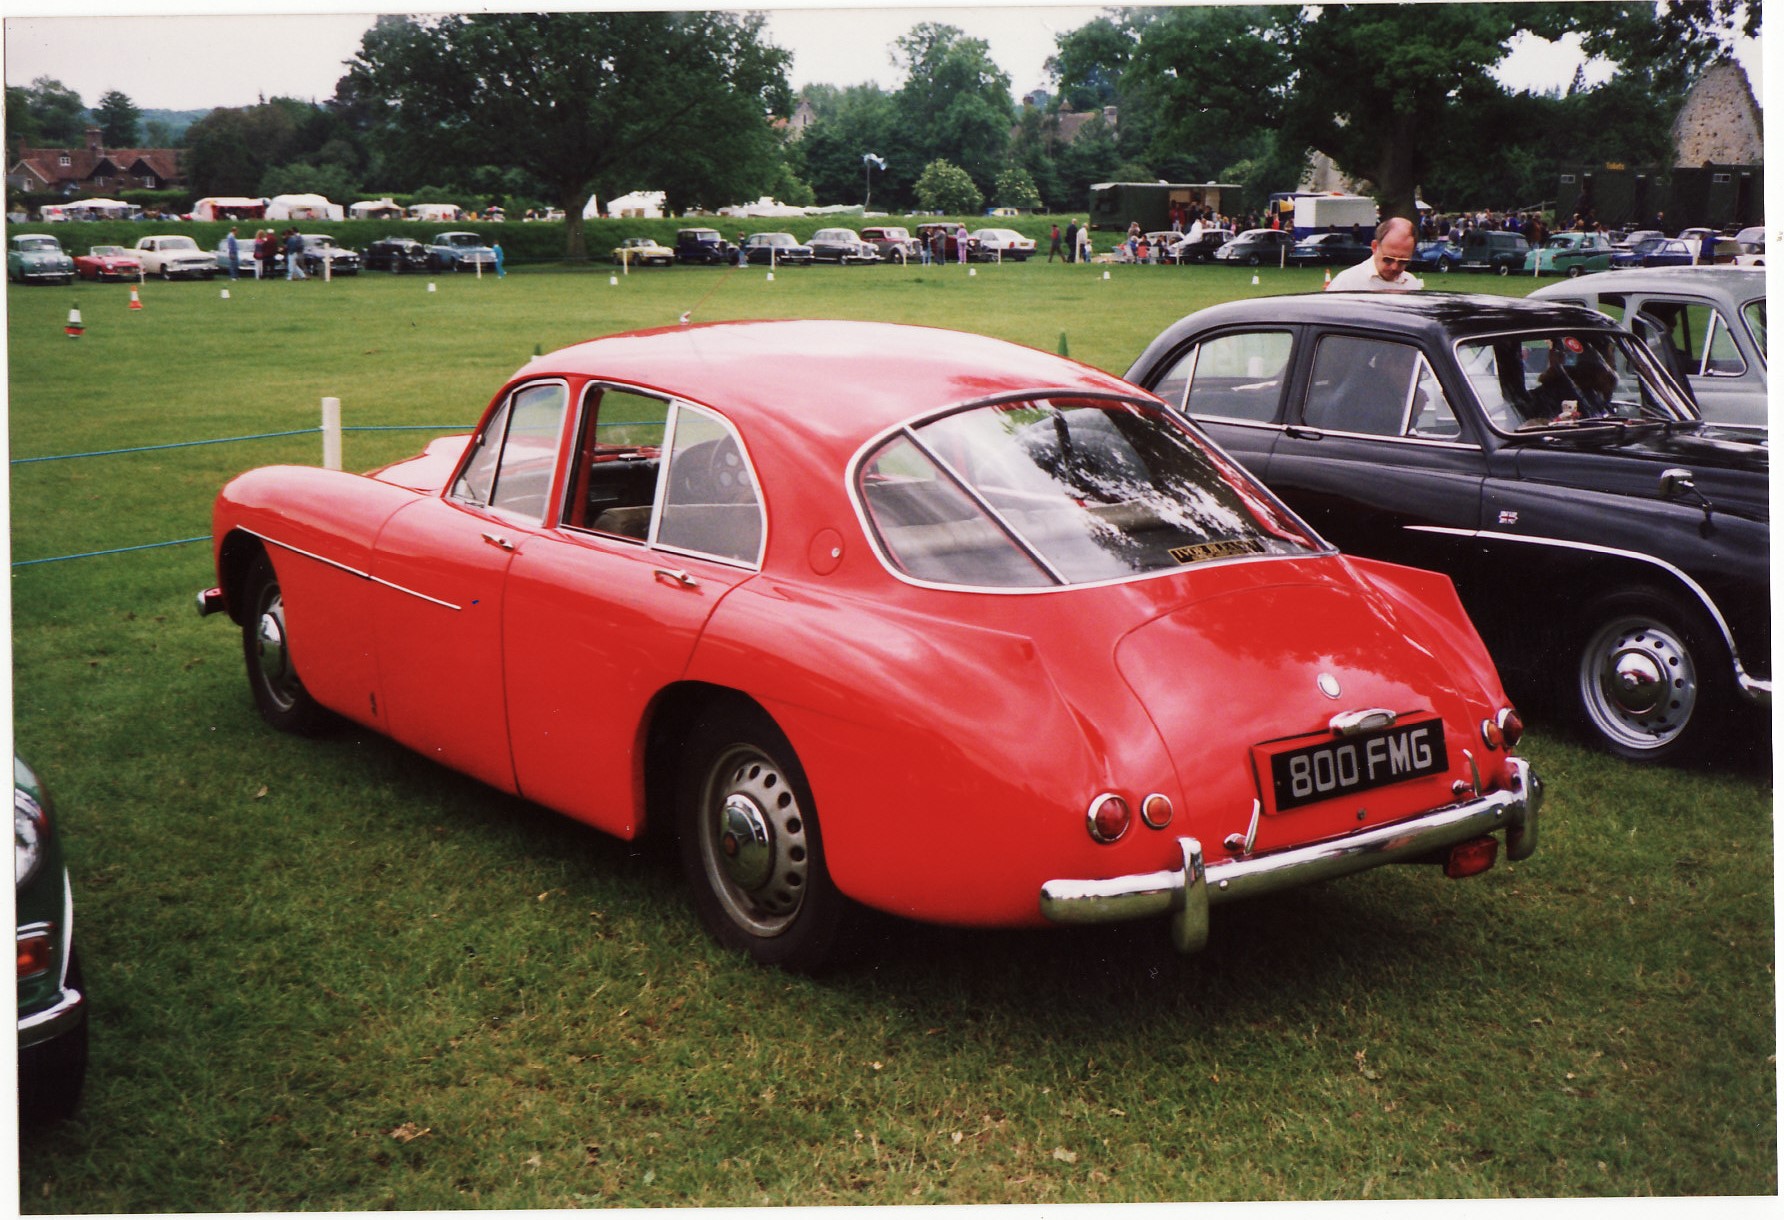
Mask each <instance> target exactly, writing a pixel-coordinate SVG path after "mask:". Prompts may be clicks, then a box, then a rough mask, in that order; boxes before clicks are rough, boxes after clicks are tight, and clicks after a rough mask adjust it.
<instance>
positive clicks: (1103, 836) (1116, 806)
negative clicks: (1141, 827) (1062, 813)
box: [1090, 792, 1134, 843]
mask: <svg viewBox="0 0 1784 1220" xmlns="http://www.w3.org/2000/svg"><path fill="white" fill-rule="evenodd" d="M1133 820H1134V815H1133V810H1131V809H1129V808H1128V807H1127V802H1126V801H1124V800H1122V799H1121V798H1120V797H1118V796H1116V795H1115V794H1114V793H1113V792H1105V793H1103V794H1102V795H1101V796H1099V797H1097V798H1096V799H1095V800H1094V801H1092V802H1090V837H1091V838H1093V839H1095V840H1096V841H1097V842H1098V843H1113V842H1114V841H1115V840H1116V839H1119V838H1120V837H1121V836H1122V835H1124V834H1126V833H1127V828H1128V827H1129V826H1130V825H1132V824H1133Z"/></svg>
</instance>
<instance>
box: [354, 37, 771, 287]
mask: <svg viewBox="0 0 1784 1220" xmlns="http://www.w3.org/2000/svg"><path fill="white" fill-rule="evenodd" d="M789 62H790V56H789V55H788V53H787V52H786V51H783V50H781V49H779V48H777V47H773V46H770V45H768V44H766V43H765V42H763V40H762V18H761V17H760V16H759V15H755V14H740V13H731V12H690V13H660V12H630V13H626V12H599V11H598V12H549V13H514V14H505V13H479V14H456V15H450V16H443V17H433V18H425V19H411V18H407V17H388V16H387V17H382V18H380V19H379V20H378V22H377V24H376V25H374V26H373V27H372V29H370V30H369V31H367V33H366V35H365V37H364V39H363V40H362V41H361V44H360V49H359V53H358V54H357V55H356V56H355V57H354V59H353V60H352V61H351V64H350V65H349V69H348V74H347V77H346V78H345V80H344V81H343V82H342V87H341V88H339V89H337V92H336V97H337V99H338V100H344V101H350V102H351V103H352V104H353V105H355V106H356V107H361V108H364V110H365V111H366V112H368V113H369V116H370V123H371V131H372V133H373V135H374V138H375V139H376V140H377V141H378V143H379V144H380V145H381V146H382V152H383V154H384V156H385V158H386V160H390V159H395V158H401V159H405V160H410V161H412V162H413V163H416V164H428V165H432V166H434V167H445V168H447V169H449V170H456V169H459V168H461V167H465V166H473V165H480V164H486V163H492V162H494V163H500V164H504V165H508V166H512V167H516V168H519V169H522V170H525V171H526V172H528V173H529V174H532V175H533V176H535V177H536V178H538V179H539V181H540V182H541V183H543V184H544V185H546V186H547V187H549V188H550V190H551V192H552V194H553V196H554V197H555V198H556V200H557V204H558V206H559V207H561V208H563V210H564V215H565V217H566V222H567V223H566V224H565V229H566V252H567V254H568V255H569V257H571V258H584V257H587V247H586V241H585V238H584V235H583V228H582V207H583V203H584V201H585V200H586V199H587V198H588V196H589V194H590V193H591V192H594V193H598V194H600V195H601V196H603V197H605V196H608V195H613V194H623V193H624V192H625V191H627V190H632V189H636V188H637V187H639V186H640V185H643V184H645V183H649V184H650V185H651V186H652V187H654V188H656V189H661V190H663V191H665V192H666V193H667V195H668V198H669V201H670V205H671V207H672V209H674V208H678V207H680V206H683V205H685V204H687V203H690V202H702V203H706V204H709V205H713V206H716V205H717V204H719V203H721V202H726V201H729V200H731V199H736V198H743V197H748V196H751V195H754V194H758V193H760V192H761V190H762V188H763V187H764V186H766V185H767V184H768V183H769V182H770V181H772V179H773V178H774V176H775V174H776V173H777V171H778V169H779V166H780V156H779V150H778V145H777V142H776V138H775V135H774V133H773V131H772V129H771V128H770V127H769V122H768V119H769V116H770V115H771V114H773V113H783V114H784V113H786V112H787V111H789V110H790V109H791V101H792V98H791V91H790V90H789V89H788V87H787V82H786V70H787V66H788V64H789Z"/></svg>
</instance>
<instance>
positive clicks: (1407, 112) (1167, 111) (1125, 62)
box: [1052, 0, 1760, 216]
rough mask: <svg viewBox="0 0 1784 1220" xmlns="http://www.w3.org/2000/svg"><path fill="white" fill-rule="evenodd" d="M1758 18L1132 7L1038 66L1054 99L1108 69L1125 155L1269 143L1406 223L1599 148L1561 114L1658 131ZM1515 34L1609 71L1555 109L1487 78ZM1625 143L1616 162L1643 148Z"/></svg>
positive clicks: (1675, 10)
mask: <svg viewBox="0 0 1784 1220" xmlns="http://www.w3.org/2000/svg"><path fill="white" fill-rule="evenodd" d="M1759 20H1760V5H1759V3H1758V2H1757V0H1659V3H1655V2H1654V0H1638V2H1636V3H1621V4H1616V3H1573V4H1520V3H1510V4H1506V3H1471V4H1323V5H1271V6H1257V7H1240V6H1186V7H1176V8H1139V9H1127V10H1118V11H1117V12H1116V14H1115V15H1114V16H1113V17H1111V18H1110V19H1109V20H1108V22H1107V23H1106V24H1105V25H1104V26H1101V27H1098V28H1095V29H1092V28H1090V27H1086V30H1085V32H1084V33H1083V34H1082V36H1078V35H1077V34H1073V35H1067V36H1066V37H1063V38H1061V40H1060V54H1059V55H1058V56H1056V57H1055V60H1054V61H1053V63H1052V67H1053V69H1054V71H1055V73H1056V75H1057V77H1058V79H1059V81H1060V84H1061V87H1062V89H1073V88H1082V87H1088V86H1097V85H1100V84H1101V83H1103V82H1106V81H1107V80H1108V79H1109V78H1110V77H1111V75H1113V76H1115V78H1116V79H1117V80H1118V82H1119V93H1120V104H1121V119H1122V128H1123V132H1124V143H1123V150H1124V152H1127V153H1129V154H1130V155H1133V154H1134V153H1136V152H1138V151H1139V150H1137V149H1134V148H1132V147H1131V146H1130V145H1131V142H1132V140H1133V139H1134V138H1135V137H1136V136H1139V137H1143V138H1144V139H1145V141H1146V143H1147V148H1146V149H1145V155H1147V156H1148V157H1149V158H1150V159H1152V160H1159V159H1161V158H1162V157H1163V156H1164V155H1165V154H1166V153H1167V152H1168V151H1171V150H1183V151H1185V152H1187V153H1188V154H1189V155H1191V156H1192V157H1199V158H1202V159H1204V161H1205V162H1206V164H1205V165H1203V166H1199V167H1196V168H1198V169H1204V170H1206V171H1207V172H1210V173H1220V172H1223V171H1221V170H1220V169H1218V168H1217V167H1219V166H1222V165H1227V164H1232V163H1233V162H1234V161H1235V160H1237V159H1239V158H1254V157H1258V156H1260V155H1264V154H1263V153H1261V152H1260V149H1259V148H1258V146H1257V142H1258V141H1259V140H1260V139H1261V138H1262V137H1265V136H1267V137H1268V142H1269V144H1270V145H1271V148H1270V149H1269V150H1268V154H1267V156H1268V160H1267V164H1268V165H1270V166H1273V167H1285V166H1291V165H1293V164H1298V163H1299V161H1300V159H1301V155H1302V153H1303V152H1304V150H1308V149H1312V150H1317V151H1319V152H1323V153H1325V154H1327V155H1328V156H1330V157H1331V158H1332V160H1333V161H1334V162H1335V163H1336V164H1337V165H1338V166H1339V168H1340V169H1341V170H1343V171H1344V172H1345V173H1347V174H1349V175H1351V176H1353V177H1357V178H1361V179H1366V180H1367V181H1368V182H1369V183H1371V184H1372V185H1373V187H1374V190H1375V193H1376V195H1377V197H1378V198H1379V199H1380V201H1381V203H1382V206H1383V209H1384V211H1388V212H1392V213H1398V214H1400V215H1406V216H1410V215H1412V214H1413V211H1412V209H1413V206H1414V197H1415V195H1416V193H1417V191H1418V188H1419V187H1420V186H1427V187H1428V186H1431V185H1433V184H1434V183H1438V182H1444V181H1448V182H1449V183H1451V184H1453V185H1457V186H1462V185H1464V184H1466V185H1467V186H1468V187H1469V188H1470V189H1473V190H1493V191H1496V192H1499V193H1505V192H1507V191H1511V190H1515V189H1520V188H1519V187H1517V186H1514V185H1513V179H1514V178H1515V179H1516V181H1517V182H1519V183H1522V184H1523V189H1528V186H1529V181H1530V177H1531V174H1530V173H1529V172H1524V173H1516V172H1515V171H1516V170H1517V168H1518V167H1519V166H1520V165H1522V166H1524V167H1525V169H1526V170H1529V169H1530V167H1532V166H1534V165H1535V164H1536V163H1538V162H1541V161H1550V162H1552V161H1553V160H1554V158H1555V156H1556V155H1558V154H1557V151H1556V150H1557V149H1559V148H1560V147H1561V146H1562V145H1563V144H1565V145H1567V146H1568V147H1567V149H1566V154H1567V155H1566V158H1565V159H1567V160H1580V159H1587V158H1586V155H1585V154H1586V153H1587V152H1588V149H1587V148H1586V147H1585V143H1592V144H1597V143H1598V141H1596V140H1589V141H1582V139H1581V138H1579V137H1581V136H1590V135H1591V134H1592V133H1591V132H1584V133H1582V132H1580V131H1578V130H1577V127H1578V125H1576V124H1571V123H1567V122H1566V121H1565V120H1566V119H1567V118H1568V117H1569V116H1570V115H1572V114H1574V113H1580V114H1586V113H1592V112H1596V113H1597V114H1598V115H1599V117H1600V119H1601V120H1602V119H1603V118H1605V117H1608V116H1609V115H1611V114H1618V113H1622V114H1631V115H1639V117H1638V118H1632V120H1631V124H1632V125H1636V126H1639V125H1642V124H1645V126H1646V127H1649V128H1654V129H1656V130H1658V131H1659V132H1660V133H1661V134H1662V135H1664V131H1665V128H1666V126H1667V122H1668V121H1667V120H1666V119H1663V118H1661V117H1660V116H1661V115H1662V114H1664V113H1667V112H1668V111H1669V110H1674V109H1676V105H1677V100H1678V98H1679V97H1680V96H1681V95H1682V92H1683V90H1684V88H1685V87H1686V86H1687V85H1688V84H1689V82H1690V81H1691V80H1692V79H1694V78H1695V76H1696V75H1697V74H1698V73H1700V72H1701V71H1702V70H1703V68H1705V67H1706V66H1708V64H1709V63H1710V62H1712V61H1713V60H1714V59H1715V58H1716V57H1717V56H1719V55H1721V54H1724V53H1726V48H1727V46H1728V45H1729V43H1730V42H1731V40H1732V38H1733V37H1734V36H1735V35H1736V34H1737V33H1747V34H1753V33H1755V32H1756V31H1757V28H1758V23H1759ZM1093 25H1095V23H1093ZM1524 34H1529V35H1534V36H1536V37H1540V38H1547V39H1558V38H1561V37H1563V36H1565V35H1569V34H1573V35H1577V36H1579V38H1580V40H1581V43H1582V46H1583V47H1584V49H1585V50H1586V51H1587V52H1588V53H1589V54H1593V55H1600V56H1603V57H1604V58H1605V59H1606V60H1607V61H1609V62H1611V63H1613V64H1614V65H1616V68H1617V73H1616V75H1615V76H1614V77H1613V80H1612V82H1611V83H1609V84H1606V85H1601V86H1598V87H1597V89H1586V90H1579V91H1576V92H1575V93H1570V94H1569V95H1568V97H1567V98H1566V99H1561V98H1554V99H1544V98H1541V97H1538V96H1536V95H1532V94H1529V93H1520V92H1518V91H1517V90H1514V89H1512V88H1509V87H1507V86H1506V85H1505V84H1504V83H1503V82H1502V81H1501V80H1500V79H1499V78H1498V76H1497V69H1498V68H1499V67H1500V65H1501V64H1503V63H1504V62H1505V60H1506V58H1507V57H1508V56H1509V55H1510V53H1511V51H1512V49H1513V47H1514V46H1515V45H1516V41H1517V39H1518V38H1519V36H1520V35H1524ZM1637 82H1639V83H1637ZM1599 91H1604V93H1605V97H1604V98H1603V99H1602V100H1603V102H1604V103H1606V104H1603V105H1600V104H1598V102H1599V101H1600V99H1597V98H1594V97H1592V96H1591V95H1592V94H1594V93H1597V92H1599ZM1612 99H1615V103H1616V104H1615V105H1610V104H1609V103H1610V102H1611V101H1612ZM1545 101H1548V102H1551V103H1555V104H1551V105H1543V104H1541V103H1543V102H1545ZM1562 101H1566V102H1567V103H1568V105H1566V106H1559V105H1558V104H1559V103H1560V102H1562ZM1643 103H1646V104H1645V106H1644V105H1643ZM1632 108H1633V109H1632ZM1570 129H1572V130H1570ZM1626 130H1627V129H1626ZM1624 140H1625V143H1626V144H1628V145H1629V146H1628V147H1626V148H1625V149H1624V155H1625V156H1627V157H1630V158H1633V157H1637V156H1640V155H1643V154H1645V153H1646V152H1648V151H1649V148H1648V144H1649V143H1650V142H1649V141H1635V142H1633V143H1632V142H1630V141H1629V140H1628V138H1627V136H1625V137H1624ZM1636 144H1640V145H1641V146H1640V147H1637V146H1635V145H1636ZM1591 151H1596V149H1593V150H1591ZM1483 171H1500V172H1497V173H1496V174H1495V173H1494V172H1483ZM1508 171H1509V172H1508ZM1197 176H1198V177H1199V176H1200V175H1199V174H1198V175H1197ZM1551 180H1552V179H1551ZM1294 185H1295V183H1293V182H1291V181H1283V182H1280V183H1277V184H1275V185H1274V188H1273V189H1289V188H1292V187H1293V186H1294ZM1463 202H1468V201H1466V200H1465V201H1463ZM1492 202H1493V203H1494V204H1495V205H1496V206H1504V205H1505V204H1507V203H1511V202H1514V200H1511V199H1498V200H1494V201H1492ZM1515 202H1517V203H1524V202H1527V201H1526V200H1523V199H1517V200H1515Z"/></svg>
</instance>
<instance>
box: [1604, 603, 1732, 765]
mask: <svg viewBox="0 0 1784 1220" xmlns="http://www.w3.org/2000/svg"><path fill="white" fill-rule="evenodd" d="M1581 621H1582V622H1583V623H1585V624H1586V626H1585V629H1584V631H1583V633H1582V635H1581V636H1580V637H1579V641H1580V642H1579V643H1578V645H1577V651H1576V653H1575V663H1574V667H1573V668H1574V685H1575V691H1574V694H1575V708H1576V711H1577V714H1578V717H1579V721H1580V724H1581V727H1582V728H1584V729H1585V731H1586V732H1587V733H1589V734H1590V735H1591V736H1592V737H1593V738H1594V739H1595V741H1596V742H1597V743H1598V744H1599V745H1601V746H1603V747H1604V748H1605V749H1607V750H1609V751H1610V752H1611V753H1612V754H1615V755H1617V756H1619V757H1621V758H1627V759H1635V760H1642V761H1661V760H1668V759H1680V758H1687V757H1693V756H1696V755H1699V754H1700V753H1702V752H1703V750H1704V747H1705V746H1706V745H1707V744H1708V742H1709V741H1710V740H1712V739H1713V738H1714V737H1715V735H1716V732H1717V722H1718V721H1719V720H1720V719H1721V713H1722V712H1723V711H1724V710H1725V709H1726V708H1727V706H1728V704H1729V701H1730V698H1731V691H1730V685H1731V683H1730V679H1729V677H1728V669H1729V666H1730V662H1729V658H1728V656H1727V653H1726V652H1725V651H1724V650H1723V649H1721V648H1719V647H1716V646H1714V645H1713V644H1712V641H1713V640H1714V639H1715V635H1714V629H1713V628H1712V627H1711V626H1710V624H1709V623H1708V621H1707V620H1706V619H1705V617H1704V616H1703V614H1701V613H1700V612H1698V611H1696V610H1695V609H1693V608H1692V607H1690V606H1687V605H1686V604H1685V603H1684V602H1683V601H1681V600H1679V599H1676V598H1674V597H1671V596H1669V595H1666V594H1662V593H1650V592H1628V593H1618V594H1613V595H1612V596H1609V597H1606V598H1603V599H1601V600H1599V601H1598V602H1596V603H1594V604H1593V605H1592V606H1591V607H1589V608H1588V609H1587V611H1586V613H1585V615H1584V617H1583V619H1582V620H1581Z"/></svg>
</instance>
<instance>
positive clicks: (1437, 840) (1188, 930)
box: [1041, 758, 1542, 953]
mask: <svg viewBox="0 0 1784 1220" xmlns="http://www.w3.org/2000/svg"><path fill="white" fill-rule="evenodd" d="M1509 761H1510V765H1511V773H1512V785H1511V787H1510V788H1509V789H1506V790H1504V791H1500V792H1489V793H1487V794H1486V795H1484V796H1478V797H1474V798H1472V799H1470V800H1466V801H1461V802H1458V803H1457V804H1454V805H1445V806H1442V807H1440V808H1437V809H1432V810H1430V811H1429V812H1426V813H1422V814H1420V815H1418V816H1417V817H1414V818H1409V819H1407V820H1406V821H1403V822H1395V823H1394V824H1393V825H1391V826H1380V827H1376V828H1375V829H1373V830H1365V831H1360V832H1358V833H1357V834H1354V835H1347V836H1345V837H1344V838H1342V839H1333V840H1330V841H1329V842H1324V843H1313V844H1309V845H1308V846H1306V847H1295V848H1288V849H1285V850H1283V851H1277V852H1271V853H1270V854H1268V855H1263V856H1254V857H1248V858H1242V859H1231V860H1220V861H1217V862H1215V863H1213V864H1205V863H1204V861H1203V857H1202V845H1201V843H1200V842H1199V841H1198V840H1196V839H1194V838H1191V837H1189V836H1187V835H1185V836H1182V837H1180V838H1179V839H1178V840H1177V846H1178V848H1179V849H1180V850H1181V851H1182V853H1183V864H1182V867H1181V868H1169V869H1162V870H1160V871H1158V872H1155V873H1135V874H1131V875H1129V876H1125V877H1108V878H1104V879H1101V880H1084V881H1079V880H1065V879H1062V880H1057V881H1049V882H1047V883H1045V884H1044V885H1042V886H1041V914H1042V915H1043V916H1045V917H1046V918H1047V919H1049V920H1051V921H1052V922H1054V923H1062V924H1081V923H1111V922H1116V921H1119V920H1125V919H1136V918H1142V917H1146V916H1153V915H1170V916H1171V940H1172V942H1173V943H1174V944H1175V945H1176V946H1177V949H1178V950H1179V951H1180V952H1183V953H1195V952H1197V951H1199V950H1200V949H1201V948H1202V947H1203V946H1204V945H1205V944H1207V941H1208V911H1209V908H1211V907H1213V906H1214V905H1216V904H1218V903H1222V902H1231V901H1232V900H1234V899H1236V898H1248V897H1251V896H1254V895H1257V894H1268V893H1271V892H1273V891H1276V890H1283V889H1288V888H1290V887H1292V886H1299V885H1307V884H1310V883H1312V882H1315V881H1324V880H1327V879H1329V878H1332V877H1342V876H1346V875H1348V874H1350V873H1359V872H1362V871H1363V870H1364V869H1369V868H1375V867H1376V866H1378V865H1382V864H1399V863H1404V862H1406V861H1409V860H1416V859H1418V858H1420V857H1423V856H1427V855H1429V854H1430V853H1432V852H1434V851H1440V850H1442V849H1444V848H1446V847H1452V846H1454V845H1455V844H1457V843H1461V842H1464V841H1466V840H1468V839H1475V838H1479V837H1480V836H1482V835H1484V834H1488V833H1490V832H1492V831H1495V830H1501V829H1502V830H1504V831H1505V854H1506V856H1507V857H1508V858H1509V859H1512V860H1524V859H1528V858H1529V857H1530V855H1531V854H1533V853H1534V852H1535V851H1536V815H1537V813H1538V812H1539V811H1540V809H1541V807H1542V780H1541V779H1540V778H1539V777H1538V776H1537V774H1536V772H1535V771H1534V770H1532V769H1531V767H1530V764H1529V763H1526V762H1525V761H1524V760H1523V759H1521V758H1513V759H1511V760H1509Z"/></svg>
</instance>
